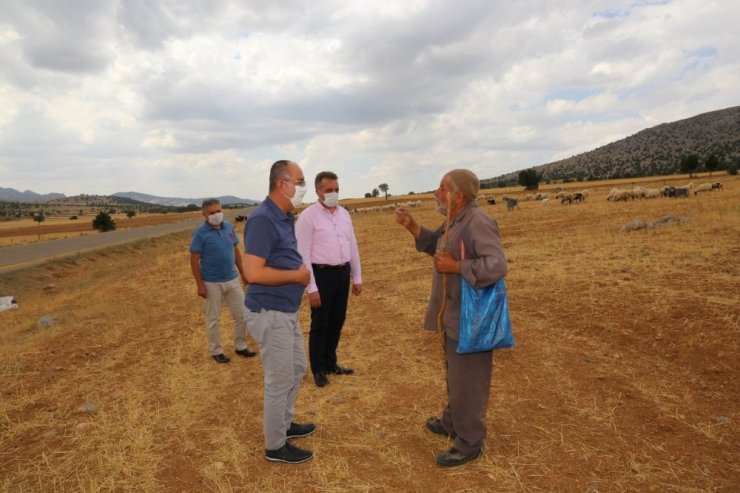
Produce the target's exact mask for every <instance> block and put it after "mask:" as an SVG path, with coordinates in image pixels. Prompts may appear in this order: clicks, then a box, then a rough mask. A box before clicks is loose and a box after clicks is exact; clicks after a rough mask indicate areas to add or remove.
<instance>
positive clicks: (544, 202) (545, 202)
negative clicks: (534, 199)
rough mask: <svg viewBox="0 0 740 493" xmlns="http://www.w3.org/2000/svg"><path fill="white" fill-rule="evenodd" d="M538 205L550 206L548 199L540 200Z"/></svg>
mask: <svg viewBox="0 0 740 493" xmlns="http://www.w3.org/2000/svg"><path fill="white" fill-rule="evenodd" d="M540 203H541V204H542V205H550V199H542V200H540Z"/></svg>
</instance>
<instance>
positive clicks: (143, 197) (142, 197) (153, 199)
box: [112, 192, 259, 206]
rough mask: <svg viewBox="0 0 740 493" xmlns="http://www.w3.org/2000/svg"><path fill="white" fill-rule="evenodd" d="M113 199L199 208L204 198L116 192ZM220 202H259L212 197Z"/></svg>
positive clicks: (250, 203) (226, 203) (224, 203)
mask: <svg viewBox="0 0 740 493" xmlns="http://www.w3.org/2000/svg"><path fill="white" fill-rule="evenodd" d="M112 196H113V197H125V198H128V199H133V200H136V201H138V202H144V203H147V204H159V205H169V206H186V205H189V204H195V205H197V206H200V204H201V203H203V200H205V197H204V198H200V199H187V198H180V197H158V196H156V195H148V194H145V193H139V192H116V193H114V194H113V195H112ZM214 198H217V199H218V200H220V201H221V204H223V205H231V204H247V205H255V204H259V202H257V201H255V200H251V199H241V198H239V197H234V196H233V195H222V196H220V197H214Z"/></svg>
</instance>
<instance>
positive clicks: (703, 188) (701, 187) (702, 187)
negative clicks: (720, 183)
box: [694, 183, 714, 195]
mask: <svg viewBox="0 0 740 493" xmlns="http://www.w3.org/2000/svg"><path fill="white" fill-rule="evenodd" d="M712 190H714V184H712V183H702V184H701V185H699V186H698V187H696V190H694V195H697V194H698V193H699V192H711V191H712Z"/></svg>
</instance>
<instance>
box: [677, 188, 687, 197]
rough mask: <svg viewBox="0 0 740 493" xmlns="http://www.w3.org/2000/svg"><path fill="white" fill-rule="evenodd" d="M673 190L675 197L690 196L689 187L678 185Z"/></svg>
mask: <svg viewBox="0 0 740 493" xmlns="http://www.w3.org/2000/svg"><path fill="white" fill-rule="evenodd" d="M673 192H674V193H673V197H675V198H678V197H688V196H689V189H688V188H683V187H676V188H675V189H674V190H673Z"/></svg>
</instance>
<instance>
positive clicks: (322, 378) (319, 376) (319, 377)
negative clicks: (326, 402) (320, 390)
mask: <svg viewBox="0 0 740 493" xmlns="http://www.w3.org/2000/svg"><path fill="white" fill-rule="evenodd" d="M313 381H314V383H315V384H316V386H317V387H324V386H326V385H327V384H328V383H329V379H328V378H326V372H323V371H317V372H316V373H314V374H313Z"/></svg>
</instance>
